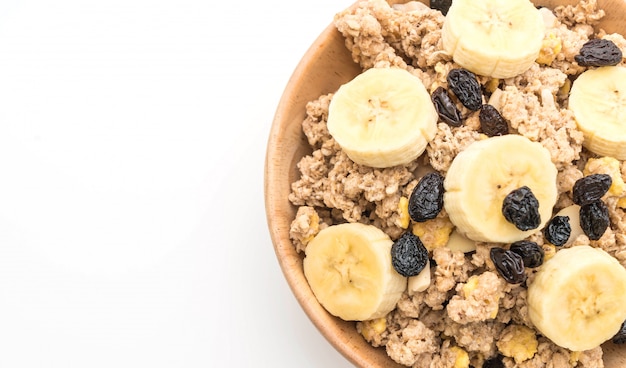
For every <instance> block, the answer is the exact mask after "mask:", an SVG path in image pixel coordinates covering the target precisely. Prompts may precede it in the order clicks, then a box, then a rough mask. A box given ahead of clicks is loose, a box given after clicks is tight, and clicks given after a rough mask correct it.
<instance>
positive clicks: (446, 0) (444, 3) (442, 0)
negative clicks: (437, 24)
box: [430, 0, 452, 15]
mask: <svg viewBox="0 0 626 368" xmlns="http://www.w3.org/2000/svg"><path fill="white" fill-rule="evenodd" d="M450 5H452V0H430V8H431V9H435V10H439V11H440V12H441V14H443V15H446V14H448V10H449V9H450Z"/></svg>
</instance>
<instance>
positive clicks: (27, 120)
mask: <svg viewBox="0 0 626 368" xmlns="http://www.w3.org/2000/svg"><path fill="white" fill-rule="evenodd" d="M351 2H352V1H347V0H341V1H337V0H318V1H315V2H298V3H294V2H289V1H279V0H270V1H264V2H260V1H252V0H245V1H236V2H223V3H222V4H217V3H216V2H212V1H206V0H160V1H159V0H151V1H148V0H107V1H100V0H98V1H95V0H93V1H92V0H73V1H72V0H55V1H47V0H40V1H20V0H3V1H2V2H0V367H9V368H22V367H27V368H31V367H46V368H56V367H63V368H68V367H81V368H84V367H89V368H94V367H107V368H108V367H133V368H136V367H151V368H160V367H185V368H186V367H252V366H261V367H282V366H298V367H349V366H351V365H350V364H349V363H348V362H347V361H346V360H345V359H344V358H343V357H342V356H340V355H339V354H338V353H337V352H336V351H335V350H334V349H333V348H332V347H331V346H330V345H329V344H328V343H327V342H326V341H325V340H324V339H323V338H322V336H321V335H320V334H319V333H318V332H317V330H316V329H315V328H314V326H313V325H312V324H311V322H310V321H309V320H308V319H307V317H306V316H305V315H304V313H303V312H302V310H301V309H300V307H299V306H298V304H297V303H296V300H295V298H294V297H293V296H292V294H291V292H290V290H289V288H288V286H287V283H286V282H285V281H284V279H283V277H282V274H281V271H280V269H279V266H278V263H277V262H276V259H275V256H274V252H273V249H272V245H271V243H270V238H269V234H268V231H267V225H266V220H265V213H264V203H263V183H262V180H263V164H264V156H265V144H266V141H267V137H268V133H269V129H270V124H271V121H272V118H273V115H274V111H275V108H276V105H277V103H278V100H279V98H280V95H281V93H282V90H283V88H284V86H285V84H286V83H287V80H288V78H289V76H290V75H291V72H292V71H293V69H294V68H295V66H296V64H297V62H298V61H299V60H300V57H301V56H302V55H303V54H304V52H305V51H306V49H307V48H308V46H309V45H310V44H311V43H312V42H313V40H314V39H315V38H316V37H317V35H318V34H319V33H320V32H321V30H322V29H323V28H324V27H326V25H328V24H329V23H330V21H331V20H332V17H333V15H334V14H335V13H336V12H337V11H340V10H341V9H343V8H344V7H345V6H347V5H348V4H350V3H351Z"/></svg>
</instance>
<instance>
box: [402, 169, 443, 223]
mask: <svg viewBox="0 0 626 368" xmlns="http://www.w3.org/2000/svg"><path fill="white" fill-rule="evenodd" d="M443 192H444V189H443V176H442V175H441V174H439V173H438V172H431V173H428V174H426V175H424V176H423V177H422V178H421V179H420V181H419V182H418V183H417V185H416V186H415V188H413V192H412V193H411V196H410V197H409V216H410V217H411V220H413V221H416V222H424V221H426V220H430V219H434V218H435V217H437V215H438V214H439V212H441V209H442V208H443Z"/></svg>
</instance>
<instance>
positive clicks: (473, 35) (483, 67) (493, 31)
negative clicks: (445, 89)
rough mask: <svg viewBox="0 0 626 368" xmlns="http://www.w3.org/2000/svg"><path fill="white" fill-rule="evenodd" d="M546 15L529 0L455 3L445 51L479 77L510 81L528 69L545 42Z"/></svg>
mask: <svg viewBox="0 0 626 368" xmlns="http://www.w3.org/2000/svg"><path fill="white" fill-rule="evenodd" d="M544 32H545V25H544V21H543V16H542V15H541V13H540V12H539V10H537V8H535V6H534V5H533V4H532V3H531V2H530V1H528V0H454V1H453V2H452V6H450V10H449V11H448V14H447V15H446V19H445V21H444V23H443V29H442V34H441V37H442V42H443V48H444V50H445V51H446V52H448V53H449V54H450V55H452V58H453V59H454V61H455V62H456V63H457V64H459V65H461V66H462V67H464V68H466V69H468V70H470V71H472V72H474V73H476V74H479V75H484V76H489V77H493V78H510V77H514V76H516V75H518V74H521V73H523V72H525V71H526V70H528V68H530V66H531V65H532V64H533V63H534V62H535V59H537V56H538V55H539V51H540V50H541V44H542V42H543V38H544Z"/></svg>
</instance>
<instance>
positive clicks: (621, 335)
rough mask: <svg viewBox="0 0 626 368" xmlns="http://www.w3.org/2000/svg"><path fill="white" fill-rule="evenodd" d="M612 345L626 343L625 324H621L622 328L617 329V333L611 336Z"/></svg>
mask: <svg viewBox="0 0 626 368" xmlns="http://www.w3.org/2000/svg"><path fill="white" fill-rule="evenodd" d="M611 341H613V343H614V344H625V343H626V322H624V323H622V326H621V327H620V328H619V331H617V333H616V334H615V336H613V338H612V339H611Z"/></svg>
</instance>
